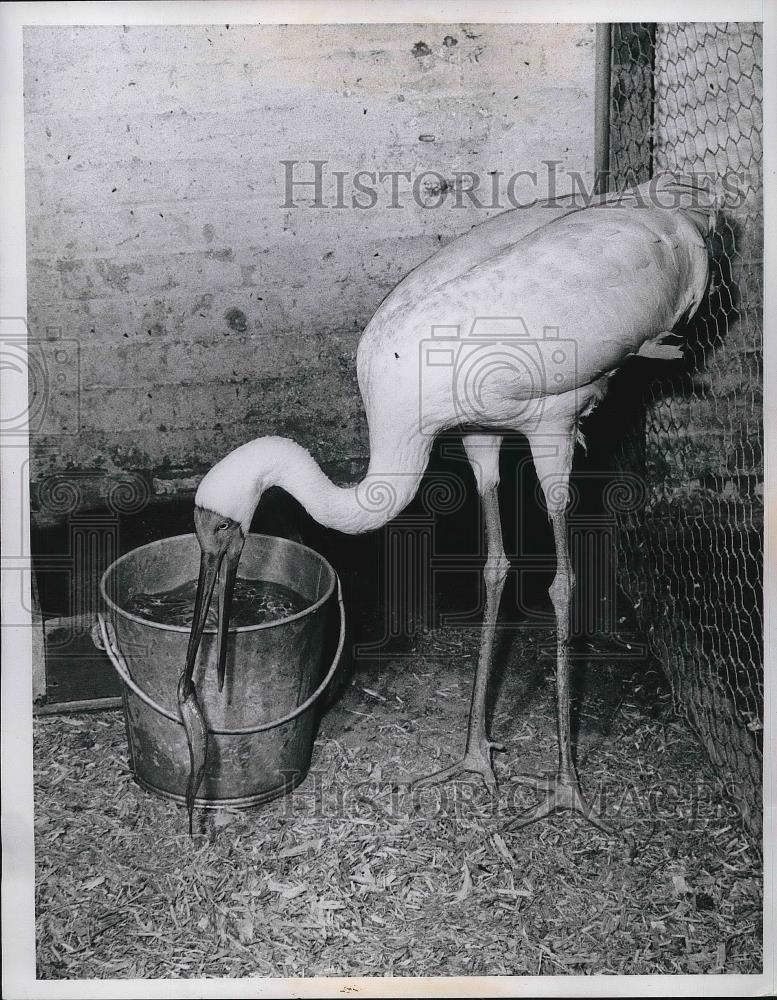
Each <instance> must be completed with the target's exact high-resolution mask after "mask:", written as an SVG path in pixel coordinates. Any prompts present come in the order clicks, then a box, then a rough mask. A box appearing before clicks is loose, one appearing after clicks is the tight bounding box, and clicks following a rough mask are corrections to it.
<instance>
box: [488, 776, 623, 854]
mask: <svg viewBox="0 0 777 1000" xmlns="http://www.w3.org/2000/svg"><path fill="white" fill-rule="evenodd" d="M513 781H517V782H519V783H520V784H522V785H530V786H531V787H532V788H535V789H537V791H540V792H544V793H545V795H544V798H542V799H541V800H540V801H539V802H538V803H537V805H536V806H533V807H532V808H531V809H527V811H526V812H524V813H521V815H520V816H518V817H516V818H515V819H514V820H512V821H511V822H510V823H508V825H507V829H508V830H520V829H522V828H523V827H525V826H529V824H531V823H536V822H537V820H540V819H545V817H546V816H551V815H552V814H553V813H555V812H561V811H562V810H564V809H566V810H569V811H570V812H576V813H578V814H579V815H580V816H582V817H583V818H584V819H587V820H588V822H589V823H591V824H593V826H595V827H596V828H597V829H598V830H601V831H602V832H603V833H607V834H609V835H610V836H612V837H620V836H624V837H626V839H627V840H629V841H630V837H629V835H628V834H626V833H620V832H619V831H618V830H616V829H615V827H613V826H611V825H610V823H608V822H607V821H606V820H605V819H604V817H603V816H602V814H601V813H600V812H599V810H598V809H596V808H595V806H593V805H592V804H591V803H590V802H588V800H587V799H586V798H585V796H584V795H583V793H582V792H581V791H580V785H579V784H578V781H577V777H576V776H575V775H574V774H571V775H567V774H564V773H563V772H559V773H558V774H556V776H555V777H553V778H541V777H537V776H535V775H531V774H517V775H513Z"/></svg>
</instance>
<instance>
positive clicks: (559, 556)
mask: <svg viewBox="0 0 777 1000" xmlns="http://www.w3.org/2000/svg"><path fill="white" fill-rule="evenodd" d="M575 434H576V428H575V426H572V427H571V428H569V429H568V430H567V429H564V430H563V431H561V432H560V434H559V435H556V434H549V433H547V432H546V433H545V434H543V435H542V436H535V437H529V443H530V445H531V448H532V455H533V457H534V465H535V468H536V470H537V477H538V479H539V481H540V485H541V486H542V491H543V493H544V495H545V502H546V505H547V509H548V516H549V517H550V521H551V524H552V525H553V537H554V540H555V544H556V575H555V577H554V579H553V583H552V584H551V585H550V591H549V593H550V599H551V601H552V602H553V608H554V610H555V612H556V630H557V645H556V721H557V727H558V769H557V771H556V775H555V777H553V778H540V777H535V776H533V775H522V774H519V775H513V780H514V781H518V782H521V783H523V784H527V785H531V786H532V787H533V788H536V789H538V790H540V791H542V792H544V793H545V794H544V797H543V798H542V799H541V800H540V802H539V803H538V804H537V805H536V806H534V807H533V808H531V809H529V810H528V811H527V812H526V813H524V814H522V815H521V816H519V817H518V818H517V819H515V820H513V821H512V823H510V824H509V827H508V828H509V829H520V828H521V827H523V826H528V824H529V823H534V822H535V821H536V820H538V819H543V818H544V817H545V816H549V815H550V814H551V813H554V812H556V811H557V810H560V809H570V810H572V811H574V812H577V813H580V814H581V815H582V816H584V817H585V818H586V819H587V820H588V821H589V822H590V823H593V825H594V826H596V827H598V828H599V829H600V830H603V831H604V832H606V833H613V834H614V833H615V831H614V830H613V828H612V827H611V826H610V825H609V823H607V822H606V821H605V820H604V819H603V818H602V816H601V815H600V814H599V812H597V811H596V809H594V807H593V806H592V805H591V804H589V803H588V802H587V801H586V799H585V798H584V797H583V793H582V792H581V790H580V782H579V780H578V777H577V771H576V769H575V765H574V762H573V760H572V737H571V729H570V718H569V631H570V609H571V605H572V591H573V588H574V585H575V578H574V574H573V572H572V564H571V562H570V559H569V548H568V545H567V515H566V508H567V503H568V500H569V476H570V473H571V471H572V453H573V451H574V446H575Z"/></svg>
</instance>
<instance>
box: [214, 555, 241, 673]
mask: <svg viewBox="0 0 777 1000" xmlns="http://www.w3.org/2000/svg"><path fill="white" fill-rule="evenodd" d="M239 562H240V553H239V552H238V553H237V554H235V553H233V552H231V551H227V553H226V555H225V556H224V559H223V560H222V564H221V568H220V571H219V628H218V636H217V638H216V665H217V675H218V681H219V691H223V689H224V677H225V676H226V672H227V637H228V634H229V615H230V612H231V610H232V594H233V593H234V590H235V580H236V578H237V567H238V563H239Z"/></svg>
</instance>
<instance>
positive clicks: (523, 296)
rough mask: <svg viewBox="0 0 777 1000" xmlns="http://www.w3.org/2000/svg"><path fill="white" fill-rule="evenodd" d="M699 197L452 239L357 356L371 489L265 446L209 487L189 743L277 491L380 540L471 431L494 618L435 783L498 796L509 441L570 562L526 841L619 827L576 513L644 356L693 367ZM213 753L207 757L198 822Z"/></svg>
mask: <svg viewBox="0 0 777 1000" xmlns="http://www.w3.org/2000/svg"><path fill="white" fill-rule="evenodd" d="M707 195H709V192H708V191H706V190H704V189H703V188H701V187H699V186H698V185H697V184H696V183H695V182H693V181H692V180H683V179H681V178H678V177H674V176H672V175H661V176H659V177H658V178H654V179H653V181H651V182H648V183H647V184H643V185H641V186H640V187H638V188H635V189H633V190H632V191H631V192H629V193H628V194H627V195H610V196H602V197H599V198H597V199H595V202H594V203H593V204H589V205H588V206H585V207H582V208H580V207H577V206H576V205H575V204H574V203H573V202H571V201H569V200H568V199H567V200H565V201H564V202H563V203H562V204H559V203H558V202H557V203H555V206H554V205H549V204H548V203H544V204H543V205H539V206H537V207H535V208H534V209H532V210H531V211H526V210H521V209H514V210H512V211H509V212H506V213H504V214H503V215H500V216H497V217H495V218H493V219H491V220H489V221H487V222H485V223H483V224H482V225H480V226H478V227H476V228H475V229H473V230H472V231H471V232H470V233H468V234H467V235H465V236H463V237H460V238H459V239H456V240H454V241H453V242H451V243H450V244H449V245H447V246H446V247H444V248H443V249H441V250H440V251H439V252H438V253H436V254H435V255H434V256H433V257H431V258H430V259H429V260H427V261H426V262H425V263H424V264H422V265H421V266H420V267H418V268H416V269H415V270H414V271H413V272H411V273H410V274H409V275H408V276H407V277H406V278H405V279H404V280H403V281H401V282H400V284H399V285H398V286H397V287H396V288H395V289H394V290H393V291H392V292H391V293H390V294H389V295H388V296H387V297H386V299H385V300H384V301H383V302H382V303H381V305H380V306H379V308H378V310H377V311H376V313H375V315H374V316H373V317H372V319H371V320H370V322H369V323H368V325H367V327H366V329H365V331H364V333H363V335H362V338H361V340H360V343H359V347H358V353H357V368H358V377H359V387H360V389H361V393H362V396H363V399H364V405H365V409H366V413H367V419H368V422H369V438H370V462H369V468H368V471H367V474H366V476H365V478H364V480H363V481H362V482H361V483H359V484H358V485H357V486H354V487H352V488H341V487H337V486H335V485H334V484H333V483H332V482H331V481H330V480H329V479H328V478H327V477H326V475H325V474H324V473H323V471H322V470H321V468H320V467H319V465H318V464H317V463H316V461H315V460H314V459H313V458H312V456H311V455H310V454H309V453H308V452H307V451H306V450H305V449H304V448H302V447H301V446H300V445H298V444H296V443H295V442H294V441H291V440H288V439H286V438H282V437H260V438H257V439H256V440H254V441H250V442H248V443H247V444H244V445H242V446H241V447H239V448H237V449H236V450H234V451H233V452H231V453H230V454H228V455H227V456H226V457H225V458H224V459H222V460H221V461H220V462H219V463H218V464H217V465H215V466H214V467H213V468H212V469H211V470H210V471H209V472H208V473H207V474H206V476H205V477H204V478H203V480H202V482H201V483H200V485H199V489H198V490H197V495H196V499H195V503H196V509H195V515H194V517H195V527H196V532H197V538H198V540H199V543H200V547H201V550H202V558H201V566H200V578H199V588H198V595H197V602H196V608H195V618H194V624H193V626H192V632H191V638H190V643H189V649H188V654H187V661H186V666H185V669H184V672H183V674H182V676H181V683H180V685H179V701H180V703H181V709H182V714H183V717H184V719H185V720H187V719H188V725H187V731H188V732H189V735H190V749H191V747H192V743H191V739H192V732H194V739H195V746H196V741H197V739H198V737H197V732H199V733H200V734H202V733H203V732H204V730H203V727H202V726H201V719H200V718H199V715H198V709H197V704H196V692H195V690H194V686H193V683H192V673H193V669H194V663H195V659H196V655H197V650H198V647H199V643H200V637H201V635H202V630H203V627H204V624H205V618H206V615H207V611H208V606H209V603H210V600H211V597H212V594H213V591H214V588H215V584H216V580H217V579H219V580H220V586H219V596H218V601H219V629H218V639H217V662H218V673H219V685H220V686H221V685H222V684H223V679H224V669H225V657H226V634H227V630H228V627H229V611H230V600H231V593H232V587H233V584H234V580H235V576H236V573H237V566H238V561H239V559H240V553H241V551H242V547H243V542H244V539H245V537H246V535H247V533H248V530H249V526H250V524H251V519H252V517H253V514H254V511H255V509H256V506H257V504H258V502H259V499H260V497H261V496H262V494H263V492H264V491H265V490H266V489H268V488H269V487H270V486H280V487H282V488H283V489H284V490H286V491H287V492H288V493H290V494H291V495H292V496H294V497H295V498H296V499H297V500H298V501H299V502H300V503H301V504H302V505H303V506H304V507H305V508H306V509H307V510H308V512H309V513H310V514H311V515H312V517H314V518H315V519H316V520H317V521H318V522H320V523H321V524H322V525H325V526H327V527H330V528H336V529H338V530H339V531H343V532H348V533H350V534H355V533H359V532H364V531H369V530H372V529H375V528H379V527H381V526H382V525H383V524H385V523H386V522H387V521H388V520H390V519H391V518H393V517H395V516H396V515H397V514H399V513H400V511H401V510H402V509H403V508H404V507H405V506H406V505H407V504H408V503H409V501H410V500H411V499H412V497H413V496H414V494H415V492H416V489H417V487H418V485H419V482H420V479H421V477H422V475H423V472H424V469H425V467H426V464H427V459H428V457H429V451H430V448H431V444H432V440H433V438H434V436H435V434H438V433H440V432H441V431H445V430H448V429H450V428H454V427H459V428H462V429H463V433H464V447H465V449H466V453H467V456H468V458H469V460H470V462H471V464H472V468H473V470H474V473H475V480H476V483H477V488H478V492H479V494H480V497H481V501H482V505H483V511H484V517H485V533H486V545H487V558H486V563H485V568H484V578H485V587H486V610H485V617H484V621H483V628H482V637H481V642H480V654H479V659H478V665H477V670H476V673H475V681H474V687H473V694H472V702H471V707H470V713H469V726H468V730H467V741H466V746H465V749H464V754H463V757H462V759H461V760H459V761H458V762H457V763H455V764H452V765H451V766H450V767H446V768H444V769H443V770H441V771H438V772H436V773H434V774H432V775H429V776H428V777H425V778H422V779H420V781H419V782H418V783H421V782H438V781H442V780H444V779H447V778H451V777H454V776H455V775H457V774H460V773H462V772H467V773H473V774H476V775H480V777H481V778H482V779H483V780H484V781H485V782H486V784H487V785H489V786H494V785H495V784H496V778H495V775H494V771H493V767H492V761H491V754H492V751H493V750H494V749H496V748H497V745H496V744H495V743H493V742H492V741H491V740H490V739H489V736H488V732H487V728H486V715H485V708H486V693H487V687H488V678H489V671H490V666H491V660H492V651H493V643H494V634H495V627H496V620H497V612H498V608H499V602H500V598H501V595H502V590H503V587H504V582H505V577H506V575H507V571H508V565H509V564H508V560H507V557H506V556H505V552H504V548H503V544H502V531H501V525H500V514H499V502H498V497H497V486H498V482H499V449H500V445H501V442H502V435H503V433H504V431H506V430H510V431H519V432H521V433H523V434H524V435H525V436H526V437H527V438H528V441H529V445H530V447H531V451H532V457H533V460H534V463H535V466H536V470H537V476H538V479H539V482H540V484H541V486H542V490H543V493H544V497H545V501H546V505H547V512H548V517H549V518H550V521H551V523H552V526H553V536H554V539H555V547H556V559H557V567H556V575H555V578H554V580H553V583H552V584H551V587H550V597H551V600H552V602H553V607H554V609H555V616H556V627H557V662H556V698H557V725H558V767H557V770H556V773H555V775H554V776H553V777H551V778H547V779H544V778H537V777H533V776H530V775H521V776H519V780H520V781H523V782H525V783H527V784H530V785H532V786H533V787H535V788H537V789H538V790H540V791H541V792H543V793H544V794H543V796H542V797H541V798H540V800H539V802H538V803H537V805H536V806H534V807H533V808H532V809H530V810H529V811H528V812H527V813H526V814H524V815H523V816H522V817H519V818H518V819H517V820H516V821H515V822H514V823H513V826H522V825H525V824H526V823H530V822H533V821H534V820H537V819H539V818H541V817H544V816H547V815H548V814H550V813H551V812H553V811H555V810H558V809H570V810H574V811H576V812H579V813H581V814H582V815H584V816H585V817H586V818H587V819H588V820H589V821H591V822H592V823H594V824H595V825H596V826H598V827H599V828H601V829H603V830H606V831H609V832H611V828H610V826H609V825H608V824H607V823H606V822H605V821H604V819H603V818H602V817H601V816H600V815H599V813H598V812H597V811H595V810H594V809H593V807H592V806H591V805H590V804H589V803H588V802H587V801H586V800H585V798H584V796H583V794H582V792H581V789H580V784H579V780H578V775H577V771H576V768H575V765H574V762H573V759H572V747H571V737H570V718H569V629H570V622H569V619H570V602H571V596H572V589H573V586H574V577H573V573H572V567H571V563H570V558H569V552H568V547H567V522H566V507H567V502H568V496H569V489H568V488H569V476H570V471H571V467H572V455H573V451H574V446H575V441H576V437H577V435H578V424H579V422H580V419H581V417H583V416H585V415H586V414H587V413H589V412H590V411H591V409H592V408H593V407H594V406H595V405H596V403H597V402H598V401H599V400H600V399H601V398H602V396H603V395H604V393H605V391H606V387H607V381H608V378H609V377H610V376H611V375H612V374H613V373H614V372H615V371H616V370H617V369H618V367H619V366H620V365H621V364H622V363H623V361H624V360H625V358H626V357H627V356H628V355H631V354H643V355H648V356H652V357H659V358H667V359H669V358H676V357H680V356H682V355H681V351H680V349H679V348H678V347H676V346H671V345H669V344H666V343H665V341H664V338H665V337H666V336H667V335H669V334H670V333H671V331H672V330H673V329H674V327H675V326H676V325H677V324H678V323H679V322H680V321H681V320H683V319H688V318H690V317H691V316H692V315H693V314H694V313H695V311H696V310H697V308H698V306H699V304H700V302H701V301H702V298H703V296H704V294H705V290H706V286H707V281H708V273H709V263H708V252H707V249H706V244H705V240H704V235H705V234H706V233H707V232H708V231H709V230H710V229H711V227H712V225H713V222H714V200H710V198H709V197H705V196H707ZM203 755H204V748H203V750H202V752H200V750H196V749H195V750H192V777H191V780H190V785H189V792H188V796H187V798H188V802H189V809H190V817H191V807H192V804H193V799H194V794H195V791H196V787H197V784H198V781H199V778H198V774H197V772H198V770H200V771H201V765H202V764H203Z"/></svg>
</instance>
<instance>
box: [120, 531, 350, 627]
mask: <svg viewBox="0 0 777 1000" xmlns="http://www.w3.org/2000/svg"><path fill="white" fill-rule="evenodd" d="M182 538H191V539H194V540H195V541H196V540H197V536H196V535H195V533H194V532H193V531H188V532H184V533H183V534H181V535H168V536H167V537H166V538H157V539H155V540H154V541H153V542H146V543H145V545H137V546H136V547H135V548H134V549H130V551H129V552H125V553H124V555H121V556H119V558H118V559H114V560H113V562H112V563H111V564H110V566H108V568H107V569H106V570H105V572H104V573H103V575H102V576H101V577H100V596H101V597H102V599H103V601H104V602H105V604H106V605H107V607H108V608H110V610H111V611H113V612H114V613H116V614H118V615H121V617H122V618H126V619H128V620H129V621H132V622H136V623H137V624H138V625H145V626H146V627H147V628H156V629H159V630H160V631H162V632H182V633H184V634H185V635H188V634H189V633H190V632H191V625H168V624H166V623H165V622H155V621H151V620H150V619H149V618H141V616H140V615H134V614H133V613H132V612H131V611H127V610H126V608H122V607H121V605H119V604H117V603H116V602H115V601H113V600H111V598H110V597H109V596H108V593H107V590H106V586H105V584H106V581H107V579H108V576H109V575H110V574H111V573H112V572H113V571H114V570H115V568H116V567H117V566H118V565H119V564H120V563H122V562H124V561H125V560H126V559H129V558H130V556H132V555H134V554H135V553H136V552H140V550H141V549H153V548H157V547H159V546H162V545H164V544H165V543H167V542H175V541H179V540H180V539H182ZM249 538H267V539H270V540H271V541H273V542H282V543H283V544H284V545H291V546H293V547H294V548H297V549H304V550H305V551H306V552H311V553H312V554H313V555H314V556H315V557H316V558H317V559H318V560H319V561H320V563H321V565H322V566H323V567H324V569H325V570H326V571H327V572H328V573H329V585H328V587H327V588H326V591H325V593H324V594H323V595H322V596H321V597H319V598H318V599H317V600H315V601H314V602H313V603H312V604H309V605H308V606H307V607H306V608H303V609H302V611H297V612H296V613H295V614H293V615H289V616H288V617H286V618H276V619H274V620H273V621H271V622H258V623H257V624H256V625H236V626H234V627H231V628H230V629H229V631H230V632H257V631H259V630H260V629H270V628H277V627H278V626H279V625H288V624H289V623H290V622H295V621H299V620H300V619H301V618H304V617H305V616H306V615H311V614H313V612H314V611H318V609H319V608H320V607H322V606H323V605H324V604H326V602H327V601H328V600H329V598H330V597H331V596H332V594H333V593H334V589H335V584H336V582H337V573H336V572H335V570H334V567H333V566H332V564H331V563H330V562H329V560H328V559H326V558H325V557H324V556H322V555H321V553H320V552H316V550H315V549H311V548H310V546H309V545H303V544H302V542H295V541H293V540H292V539H291V538H281V537H280V536H278V535H266V534H264V533H263V532H259V531H249V533H248V534H247V535H246V541H248V539H249ZM217 631H218V629H217V628H213V627H212V626H211V627H210V628H206V629H204V630H203V635H216V633H217Z"/></svg>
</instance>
